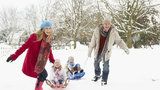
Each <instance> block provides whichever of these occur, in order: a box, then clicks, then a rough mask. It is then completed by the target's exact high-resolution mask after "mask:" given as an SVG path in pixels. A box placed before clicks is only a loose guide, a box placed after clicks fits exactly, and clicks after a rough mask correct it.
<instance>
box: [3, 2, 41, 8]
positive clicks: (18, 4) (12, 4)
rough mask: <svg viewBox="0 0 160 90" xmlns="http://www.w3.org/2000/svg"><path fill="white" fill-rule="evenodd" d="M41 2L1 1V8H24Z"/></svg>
mask: <svg viewBox="0 0 160 90" xmlns="http://www.w3.org/2000/svg"><path fill="white" fill-rule="evenodd" d="M38 1H40V0H0V8H7V7H16V8H24V7H26V6H29V5H31V4H36V3H37V2H38Z"/></svg>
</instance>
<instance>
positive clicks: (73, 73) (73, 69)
mask: <svg viewBox="0 0 160 90" xmlns="http://www.w3.org/2000/svg"><path fill="white" fill-rule="evenodd" d="M66 69H67V70H66V71H67V76H68V78H69V79H70V80H73V79H80V78H82V77H83V76H84V75H85V72H84V71H83V69H81V67H80V64H78V63H77V64H75V63H74V57H72V56H70V57H68V61H67V65H66Z"/></svg>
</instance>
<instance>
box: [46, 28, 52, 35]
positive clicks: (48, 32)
mask: <svg viewBox="0 0 160 90" xmlns="http://www.w3.org/2000/svg"><path fill="white" fill-rule="evenodd" d="M44 32H45V34H46V35H51V34H52V33H53V30H52V28H50V27H49V28H44Z"/></svg>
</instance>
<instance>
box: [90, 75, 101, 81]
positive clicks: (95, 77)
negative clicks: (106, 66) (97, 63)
mask: <svg viewBox="0 0 160 90" xmlns="http://www.w3.org/2000/svg"><path fill="white" fill-rule="evenodd" d="M100 78H101V76H94V77H93V79H92V81H95V82H96V81H98V80H99V79H100Z"/></svg>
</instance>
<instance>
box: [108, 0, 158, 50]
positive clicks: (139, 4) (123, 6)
mask: <svg viewBox="0 0 160 90" xmlns="http://www.w3.org/2000/svg"><path fill="white" fill-rule="evenodd" d="M105 6H106V8H107V9H108V10H109V11H110V14H111V16H113V23H114V25H115V26H117V28H118V30H119V32H120V34H121V35H122V36H123V38H124V39H125V40H126V42H127V46H128V47H129V48H131V47H132V46H134V43H135V42H137V41H135V40H134V38H133V37H136V36H139V35H140V36H142V34H145V35H146V34H149V35H155V34H156V33H154V32H153V31H152V28H153V27H154V26H153V25H151V24H150V23H151V19H150V16H153V15H155V14H156V13H157V12H155V13H151V12H152V10H153V9H154V7H155V6H156V5H151V4H150V0H119V3H118V5H117V6H119V9H116V8H115V7H112V6H111V5H110V4H109V3H108V2H106V1H105ZM137 38H138V37H137ZM140 39H144V38H142V37H140ZM140 39H139V40H140ZM137 40H138V39H137Z"/></svg>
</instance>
